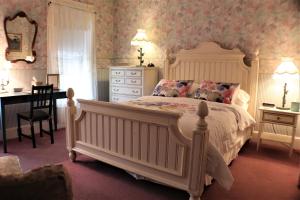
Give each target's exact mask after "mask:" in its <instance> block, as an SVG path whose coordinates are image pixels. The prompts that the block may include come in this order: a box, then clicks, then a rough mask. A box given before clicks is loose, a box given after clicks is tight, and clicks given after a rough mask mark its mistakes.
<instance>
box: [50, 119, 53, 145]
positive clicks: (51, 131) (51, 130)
mask: <svg viewBox="0 0 300 200" xmlns="http://www.w3.org/2000/svg"><path fill="white" fill-rule="evenodd" d="M49 133H50V138H51V144H53V143H54V136H53V126H52V118H50V119H49Z"/></svg>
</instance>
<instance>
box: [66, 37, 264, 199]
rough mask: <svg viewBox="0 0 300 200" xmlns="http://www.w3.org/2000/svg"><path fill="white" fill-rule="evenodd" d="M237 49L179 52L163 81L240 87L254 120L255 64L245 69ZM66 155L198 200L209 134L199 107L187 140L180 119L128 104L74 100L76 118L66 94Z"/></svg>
mask: <svg viewBox="0 0 300 200" xmlns="http://www.w3.org/2000/svg"><path fill="white" fill-rule="evenodd" d="M244 57H245V55H244V54H243V53H241V52H240V50H238V49H233V50H226V49H223V48H221V47H220V46H219V45H218V44H216V43H213V42H205V43H201V44H200V45H199V46H198V47H197V48H195V49H192V50H181V51H179V52H178V53H177V54H176V56H175V62H172V63H171V60H169V61H168V64H167V65H166V67H165V72H164V78H165V79H170V80H171V79H176V80H180V79H181V80H195V81H196V82H200V81H201V80H213V81H226V82H237V83H240V87H241V88H242V89H243V90H245V91H246V92H248V93H249V94H250V96H251V100H250V102H249V107H248V112H249V113H250V114H251V115H252V116H253V117H254V116H255V109H256V105H255V102H256V93H257V81H258V67H259V65H258V60H257V57H256V58H254V59H252V60H251V62H250V63H249V66H247V65H246V64H245V63H244V62H243V60H245V58H244ZM67 96H68V103H67V128H66V137H67V149H68V151H69V157H70V159H72V160H73V161H75V160H76V153H81V154H84V155H87V156H90V157H92V158H95V159H98V160H100V161H103V162H106V163H108V164H111V165H113V166H116V167H119V168H121V169H124V170H127V171H129V172H132V173H134V174H138V175H141V176H143V177H146V178H147V179H150V180H152V181H155V182H158V183H161V184H165V185H169V186H171V187H175V188H178V189H181V190H185V191H187V192H188V193H189V195H190V200H196V199H197V200H198V199H200V197H201V194H202V193H203V190H204V184H205V180H206V179H205V177H206V171H207V169H206V166H207V154H208V149H209V142H208V138H209V129H208V125H207V123H206V121H207V120H206V119H205V118H206V117H207V116H208V114H209V108H208V107H211V106H210V105H209V106H208V103H206V102H205V101H198V102H199V105H198V110H197V115H198V117H199V120H198V122H197V124H196V125H195V127H196V128H195V130H194V131H193V132H192V134H191V137H190V138H189V137H185V136H184V134H183V132H182V129H181V128H180V127H179V121H180V119H181V117H182V113H178V112H172V111H169V110H155V109H147V108H144V107H136V106H132V105H127V104H115V103H108V102H101V101H93V100H83V99H79V100H78V102H79V104H80V111H79V113H77V114H76V107H75V103H74V101H73V99H72V98H73V96H74V91H73V90H72V89H71V88H70V89H69V90H68V92H67ZM251 131H252V126H249V127H246V128H245V129H244V130H243V131H241V132H242V134H243V133H244V137H242V138H241V139H240V141H239V142H238V143H237V145H235V146H234V147H233V149H232V151H231V152H229V153H228V154H229V155H227V156H228V159H227V161H226V163H227V164H228V163H229V162H231V160H232V159H233V158H234V157H236V155H237V153H238V151H239V149H240V148H241V147H242V145H243V144H244V143H245V141H246V140H247V139H248V138H249V137H250V135H251Z"/></svg>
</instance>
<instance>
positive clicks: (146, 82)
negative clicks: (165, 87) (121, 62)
mask: <svg viewBox="0 0 300 200" xmlns="http://www.w3.org/2000/svg"><path fill="white" fill-rule="evenodd" d="M109 71H110V72H109V80H110V81H109V91H110V94H109V100H110V101H111V102H119V101H127V100H131V99H136V98H138V97H141V96H146V95H151V94H152V92H153V89H154V87H155V85H156V84H157V82H158V70H157V68H154V67H152V68H147V67H124V66H121V67H120V66H112V67H110V70H109Z"/></svg>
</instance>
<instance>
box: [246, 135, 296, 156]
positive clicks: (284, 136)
mask: <svg viewBox="0 0 300 200" xmlns="http://www.w3.org/2000/svg"><path fill="white" fill-rule="evenodd" d="M264 134H268V135H269V137H271V138H275V139H277V140H280V139H281V138H283V139H284V140H286V139H287V138H290V136H288V135H277V134H274V133H266V132H264ZM257 137H258V131H253V135H252V138H255V139H257ZM294 149H296V150H297V151H299V150H300V137H295V143H294Z"/></svg>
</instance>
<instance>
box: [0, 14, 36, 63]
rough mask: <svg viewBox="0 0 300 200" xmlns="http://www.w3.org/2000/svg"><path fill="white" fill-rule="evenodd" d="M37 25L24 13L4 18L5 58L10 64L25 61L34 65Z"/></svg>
mask: <svg viewBox="0 0 300 200" xmlns="http://www.w3.org/2000/svg"><path fill="white" fill-rule="evenodd" d="M37 30H38V25H37V23H36V21H34V20H32V19H30V18H29V17H28V16H27V15H26V13H25V12H23V11H20V12H18V13H16V14H15V15H14V16H13V17H5V19H4V31H5V36H6V40H7V44H8V47H7V48H6V52H5V57H6V60H8V61H10V62H13V63H14V62H18V61H25V62H27V63H34V62H35V60H36V52H35V51H34V50H33V47H34V43H35V39H36V34H37Z"/></svg>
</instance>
